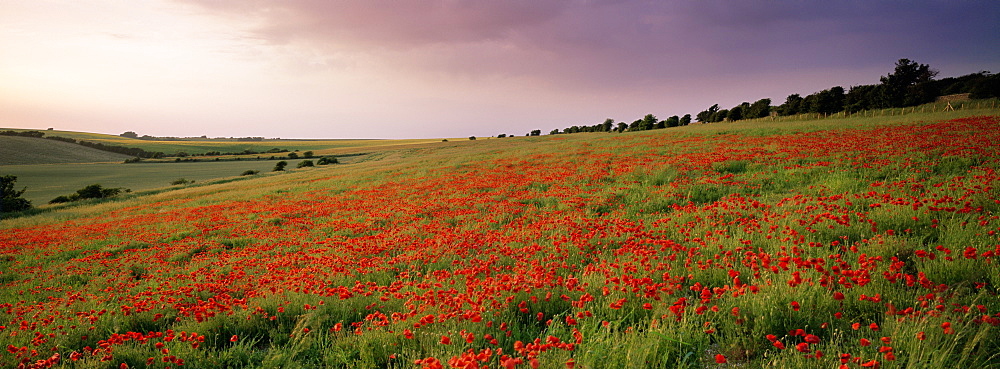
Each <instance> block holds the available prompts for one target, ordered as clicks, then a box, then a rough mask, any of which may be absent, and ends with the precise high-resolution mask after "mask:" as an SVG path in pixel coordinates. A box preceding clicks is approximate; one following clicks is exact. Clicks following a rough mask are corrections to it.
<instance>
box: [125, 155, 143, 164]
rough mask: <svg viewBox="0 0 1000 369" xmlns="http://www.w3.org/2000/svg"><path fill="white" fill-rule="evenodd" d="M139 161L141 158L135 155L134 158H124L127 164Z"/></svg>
mask: <svg viewBox="0 0 1000 369" xmlns="http://www.w3.org/2000/svg"><path fill="white" fill-rule="evenodd" d="M140 161H142V158H140V157H138V156H136V157H134V158H131V159H125V164H129V163H138V162H140Z"/></svg>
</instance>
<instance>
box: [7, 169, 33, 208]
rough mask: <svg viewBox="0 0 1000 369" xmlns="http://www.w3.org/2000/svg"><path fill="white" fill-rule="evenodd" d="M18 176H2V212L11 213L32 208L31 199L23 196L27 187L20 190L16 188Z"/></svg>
mask: <svg viewBox="0 0 1000 369" xmlns="http://www.w3.org/2000/svg"><path fill="white" fill-rule="evenodd" d="M16 181H17V177H16V176H12V175H6V176H0V213H10V212H15V211H22V210H28V209H31V201H29V200H27V199H24V198H22V197H21V195H22V194H24V191H26V190H27V188H24V189H21V190H20V191H18V190H15V189H14V182H16Z"/></svg>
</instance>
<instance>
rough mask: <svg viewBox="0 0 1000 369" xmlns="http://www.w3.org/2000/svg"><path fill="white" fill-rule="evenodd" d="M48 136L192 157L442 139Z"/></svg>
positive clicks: (63, 133)
mask: <svg viewBox="0 0 1000 369" xmlns="http://www.w3.org/2000/svg"><path fill="white" fill-rule="evenodd" d="M0 130H13V131H30V129H10V128H0ZM40 132H44V133H45V135H46V136H60V137H66V138H72V139H76V140H86V141H93V142H99V143H103V144H108V145H115V146H124V147H137V148H140V149H143V150H146V151H149V152H157V151H159V152H163V153H167V154H173V153H176V152H180V151H183V152H187V153H189V154H202V153H205V152H210V151H218V152H234V153H235V152H243V151H245V150H250V151H255V152H264V151H267V150H270V149H273V148H278V149H285V150H289V151H310V150H311V151H319V150H337V149H353V148H359V147H393V146H405V145H412V144H426V143H433V142H440V141H441V139H405V140H387V139H367V140H360V139H338V140H323V139H315V140H313V139H308V140H306V139H303V140H297V139H267V140H264V141H237V140H236V139H199V138H185V139H182V140H178V141H156V140H140V139H134V138H127V137H120V136H114V135H106V134H100V133H87V132H73V131H59V130H51V131H40Z"/></svg>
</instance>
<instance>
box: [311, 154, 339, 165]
mask: <svg viewBox="0 0 1000 369" xmlns="http://www.w3.org/2000/svg"><path fill="white" fill-rule="evenodd" d="M337 163H339V161H337V158H335V157H326V156H324V157H322V158H319V161H317V162H316V164H319V165H327V164H337Z"/></svg>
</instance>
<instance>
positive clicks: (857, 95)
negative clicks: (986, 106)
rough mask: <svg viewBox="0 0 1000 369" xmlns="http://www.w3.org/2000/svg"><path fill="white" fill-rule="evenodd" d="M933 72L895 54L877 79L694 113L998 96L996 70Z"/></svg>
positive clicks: (713, 117) (727, 115)
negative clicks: (890, 67) (775, 100)
mask: <svg viewBox="0 0 1000 369" xmlns="http://www.w3.org/2000/svg"><path fill="white" fill-rule="evenodd" d="M937 75H938V71H936V70H933V69H931V68H930V66H929V65H927V64H920V63H917V62H914V61H912V60H909V59H899V60H898V61H897V62H896V65H895V68H894V69H893V71H892V73H889V74H888V75H885V76H882V77H880V78H879V83H878V84H871V85H859V86H851V88H850V89H844V87H842V86H834V87H830V88H828V89H825V90H822V91H819V92H815V93H812V94H809V95H806V96H805V97H802V95H800V94H791V95H788V97H786V98H785V102H784V103H782V104H781V105H778V106H770V103H771V100H770V99H761V100H758V101H757V102H755V103H753V104H750V103H746V102H744V103H742V104H740V105H737V106H735V107H733V108H731V109H719V105H718V104H715V105H712V106H711V107H709V108H708V109H706V110H704V111H702V112H700V113H698V114H697V118H696V119H697V120H698V121H699V122H703V123H713V122H721V121H736V120H741V119H755V118H762V117H767V116H769V115H775V116H790V115H797V114H806V113H813V114H834V113H840V112H847V113H856V112H859V111H863V110H870V109H889V108H903V107H910V106H916V105H921V104H926V103H931V102H934V101H935V100H936V99H937V98H938V97H939V96H945V95H955V94H964V93H968V94H969V98H971V99H987V98H992V97H1000V75H996V74H992V73H990V72H989V71H982V72H978V73H971V74H967V75H964V76H960V77H949V78H944V79H940V80H936V79H934V77H936V76H937Z"/></svg>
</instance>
